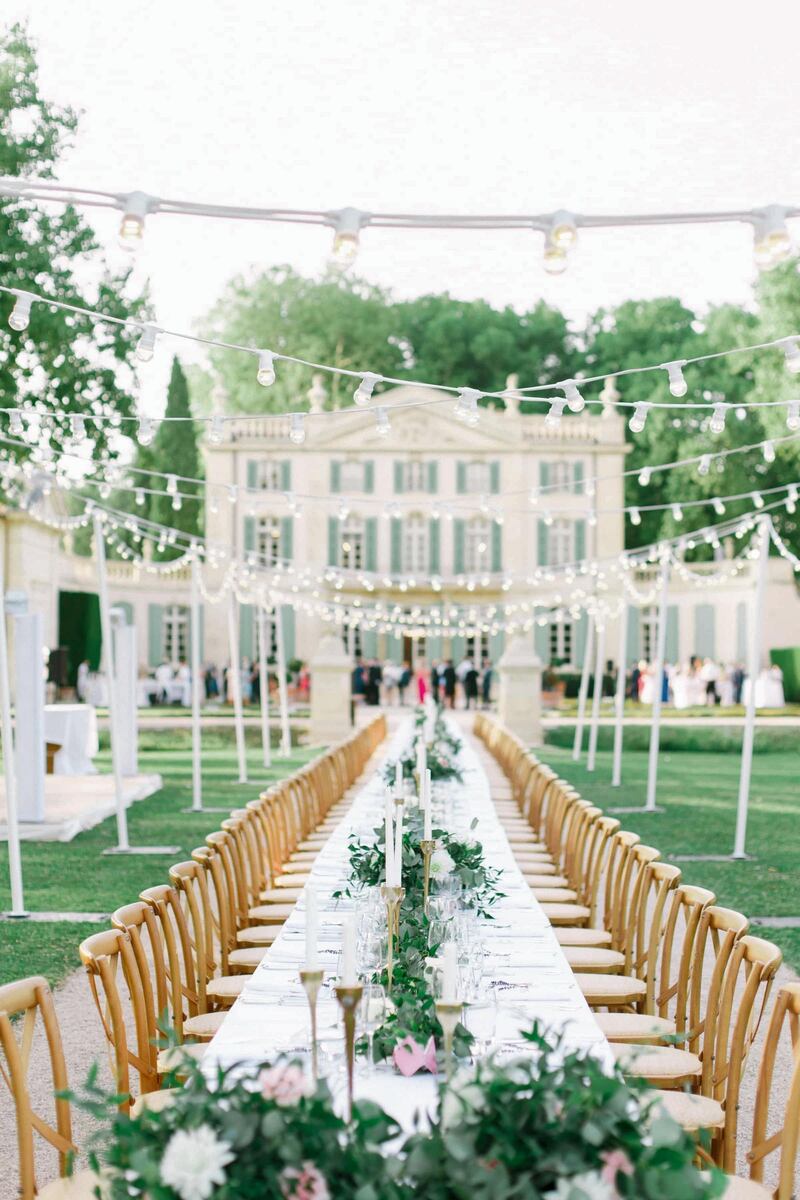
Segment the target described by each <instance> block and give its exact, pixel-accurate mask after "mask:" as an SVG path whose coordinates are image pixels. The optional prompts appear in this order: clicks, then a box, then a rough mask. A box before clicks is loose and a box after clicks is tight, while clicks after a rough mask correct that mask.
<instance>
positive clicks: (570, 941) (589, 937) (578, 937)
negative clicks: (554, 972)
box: [553, 922, 611, 947]
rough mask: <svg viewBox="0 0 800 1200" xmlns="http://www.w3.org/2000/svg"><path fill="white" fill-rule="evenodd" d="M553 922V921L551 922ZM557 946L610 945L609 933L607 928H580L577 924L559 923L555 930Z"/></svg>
mask: <svg viewBox="0 0 800 1200" xmlns="http://www.w3.org/2000/svg"><path fill="white" fill-rule="evenodd" d="M553 924H555V922H553ZM555 935H556V941H557V942H558V944H559V946H562V947H564V946H610V945H611V934H610V932H609V931H608V930H607V929H592V928H590V927H588V926H587V927H585V928H581V927H580V926H577V925H561V926H559V927H558V928H557V929H556V930H555Z"/></svg>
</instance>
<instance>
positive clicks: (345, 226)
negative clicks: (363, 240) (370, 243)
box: [329, 208, 366, 270]
mask: <svg viewBox="0 0 800 1200" xmlns="http://www.w3.org/2000/svg"><path fill="white" fill-rule="evenodd" d="M365 220H366V217H365V215H364V213H362V212H359V211H358V209H357V208H343V209H342V210H341V211H340V212H338V213H335V214H331V219H330V222H329V223H330V224H332V225H333V227H334V235H333V248H332V250H331V261H332V263H333V265H334V266H336V267H339V268H340V269H341V270H346V269H347V268H348V267H350V266H352V265H353V263H354V262H355V260H356V258H357V257H358V235H359V233H360V231H361V226H362V225H363V224H364V223H365Z"/></svg>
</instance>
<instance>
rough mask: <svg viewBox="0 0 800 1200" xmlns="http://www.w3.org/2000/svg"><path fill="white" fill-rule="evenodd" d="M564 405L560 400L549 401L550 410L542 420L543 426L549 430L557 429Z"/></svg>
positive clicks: (564, 401) (563, 401) (564, 402)
mask: <svg viewBox="0 0 800 1200" xmlns="http://www.w3.org/2000/svg"><path fill="white" fill-rule="evenodd" d="M566 403H567V402H566V400H562V399H560V398H559V399H557V400H553V401H551V403H550V410H549V412H548V414H547V416H546V417H545V419H544V423H545V425H547V426H548V427H549V428H550V429H557V428H558V426H559V425H560V424H561V418H562V416H563V415H564V405H565V404H566Z"/></svg>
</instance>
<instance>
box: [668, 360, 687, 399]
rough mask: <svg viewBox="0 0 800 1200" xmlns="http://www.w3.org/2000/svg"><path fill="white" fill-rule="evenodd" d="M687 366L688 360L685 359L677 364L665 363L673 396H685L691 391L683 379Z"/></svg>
mask: <svg viewBox="0 0 800 1200" xmlns="http://www.w3.org/2000/svg"><path fill="white" fill-rule="evenodd" d="M685 365H686V359H683V358H682V359H679V360H677V361H676V362H671V363H664V370H665V371H666V372H667V378H668V379H669V390H670V392H671V394H672V395H673V396H685V395H686V393H687V392H688V390H689V385H688V383H687V382H686V380H685V379H684V377H683V368H684V366H685Z"/></svg>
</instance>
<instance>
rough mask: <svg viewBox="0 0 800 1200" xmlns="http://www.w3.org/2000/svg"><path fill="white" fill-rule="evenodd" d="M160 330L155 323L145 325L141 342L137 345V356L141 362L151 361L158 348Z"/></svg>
mask: <svg viewBox="0 0 800 1200" xmlns="http://www.w3.org/2000/svg"><path fill="white" fill-rule="evenodd" d="M157 337H158V330H157V329H156V327H155V325H145V327H144V329H143V330H142V336H141V337H140V338H139V344H138V346H137V347H136V357H137V358H138V359H139V362H150V361H151V359H152V357H153V355H154V354H155V349H156V338H157Z"/></svg>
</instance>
